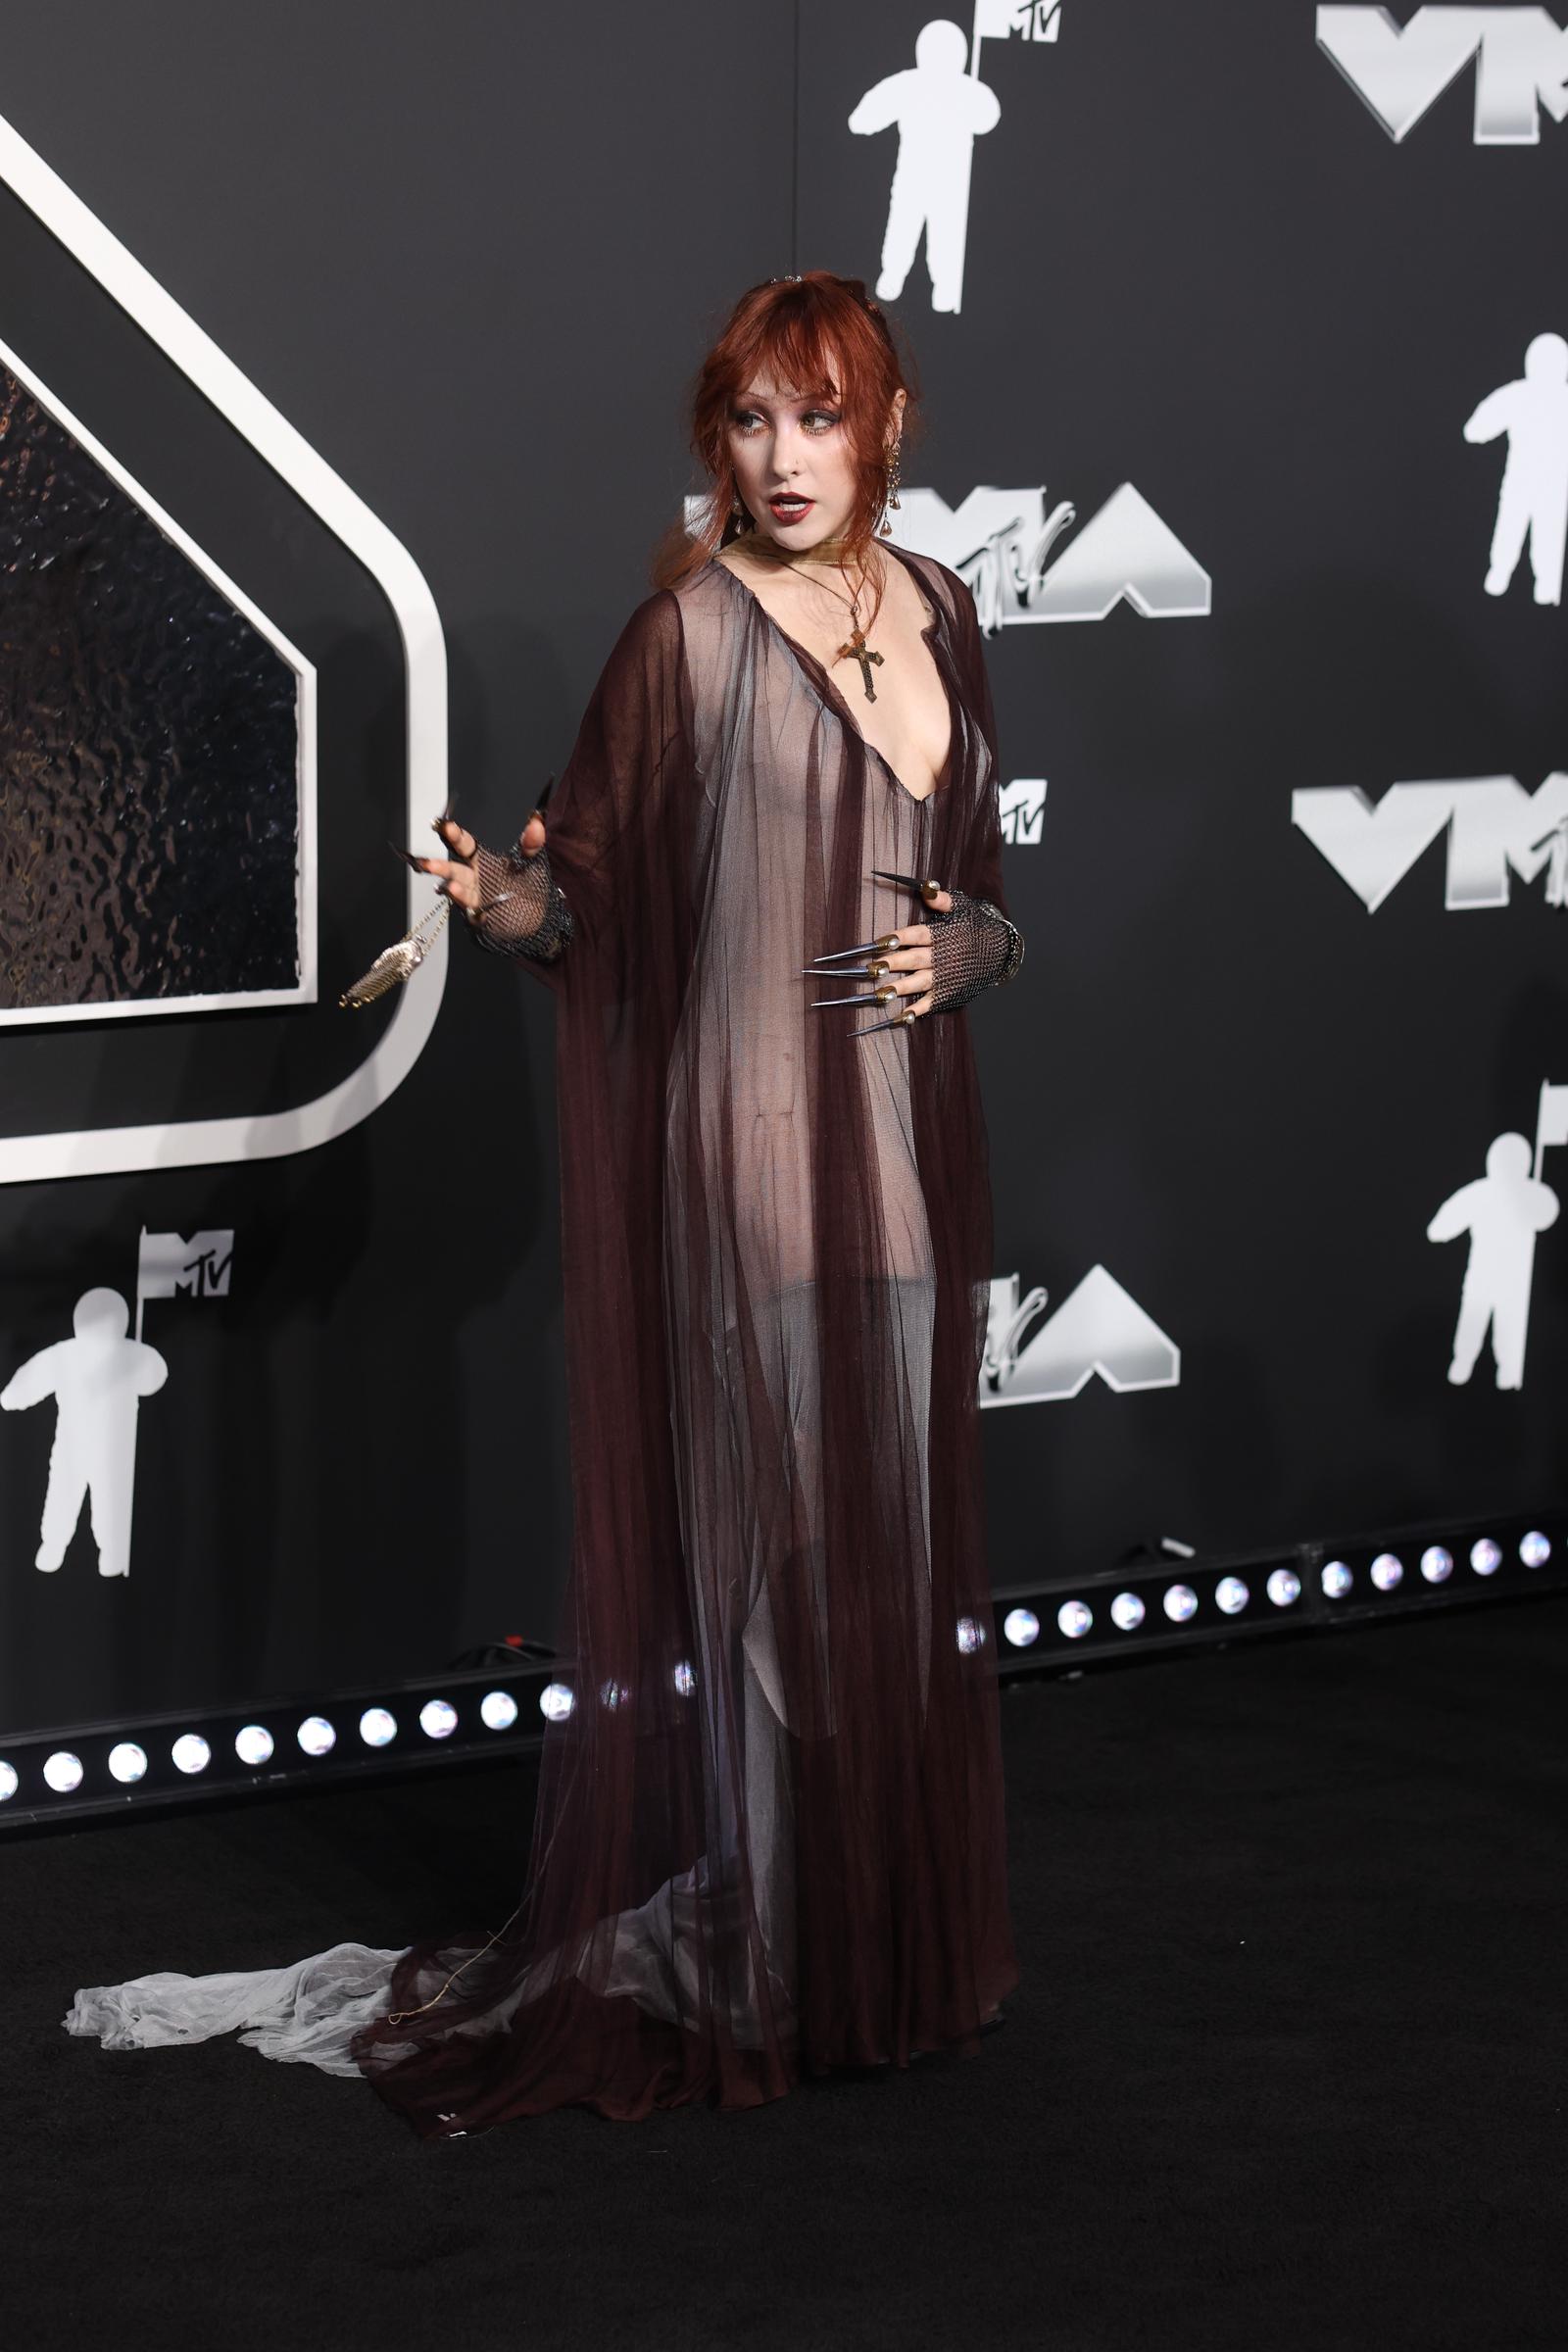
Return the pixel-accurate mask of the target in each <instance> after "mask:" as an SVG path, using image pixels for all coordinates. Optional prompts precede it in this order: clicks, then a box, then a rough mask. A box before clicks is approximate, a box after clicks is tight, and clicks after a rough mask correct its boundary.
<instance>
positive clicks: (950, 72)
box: [850, 17, 1002, 311]
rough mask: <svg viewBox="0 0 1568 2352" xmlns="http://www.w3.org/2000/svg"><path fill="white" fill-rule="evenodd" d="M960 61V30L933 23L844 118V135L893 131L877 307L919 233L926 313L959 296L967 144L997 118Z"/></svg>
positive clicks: (965, 53)
mask: <svg viewBox="0 0 1568 2352" xmlns="http://www.w3.org/2000/svg"><path fill="white" fill-rule="evenodd" d="M968 61H969V41H968V36H967V34H966V33H965V32H964V30H963V27H962V26H961V25H955V24H953V23H952V22H951V21H950V20H949V19H948V18H946V17H937V18H934V19H933V20H932V22H931V23H930V24H929V25H922V26H921V27H920V30H919V32H918V34H917V35H916V37H915V43H914V64H913V65H912V66H907V67H906V68H905V69H904V71H903V72H902V73H890V74H889V75H888V76H887V78H886V80H884V81H879V82H876V83H875V84H874V85H873V86H872V87H871V88H870V89H868V90H867V91H866V93H865V96H864V97H863V98H862V99H861V100H860V102H859V104H858V107H857V108H856V110H855V112H854V114H853V115H851V117H850V128H851V130H853V131H855V132H857V133H858V134H860V135H861V136H869V135H870V134H871V133H873V132H875V131H879V130H886V129H887V128H888V127H889V125H890V124H891V123H897V124H898V126H899V160H898V162H897V164H896V165H895V166H894V170H893V194H892V198H891V200H890V202H889V205H888V224H887V228H886V231H885V232H884V234H883V238H882V274H881V276H880V277H879V278H878V279H877V281H876V291H877V299H878V300H879V301H881V302H897V300H898V298H899V296H900V295H901V294H902V293H903V292H904V281H905V279H906V278H907V276H908V274H909V270H910V269H911V268H912V266H913V263H914V256H915V249H916V247H917V246H918V245H919V242H920V231H921V229H922V228H923V229H924V230H925V266H926V270H927V271H928V272H929V275H930V279H931V308H932V309H933V310H934V311H956V309H957V308H958V304H959V301H960V299H961V297H962V292H963V248H964V240H965V236H966V234H967V231H968V224H969V166H970V160H971V156H972V152H973V148H974V142H975V140H976V138H978V137H979V136H980V135H981V134H982V133H983V132H985V131H988V130H994V129H995V128H996V125H997V123H998V121H999V120H1000V118H1001V114H1002V108H1001V107H1000V105H999V104H998V102H997V97H996V93H995V92H994V91H993V90H989V89H988V88H987V87H986V85H985V83H984V82H983V81H980V80H978V79H977V78H976V77H975V76H974V75H973V74H972V73H967V72H966V71H965V68H966V67H967V65H968Z"/></svg>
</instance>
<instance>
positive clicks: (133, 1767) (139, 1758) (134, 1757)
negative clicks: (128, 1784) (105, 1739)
mask: <svg viewBox="0 0 1568 2352" xmlns="http://www.w3.org/2000/svg"><path fill="white" fill-rule="evenodd" d="M109 1769H110V1772H111V1773H112V1774H113V1775H114V1777H115V1779H116V1780H117V1781H139V1780H140V1779H141V1776H142V1774H143V1773H144V1772H145V1771H146V1769H147V1750H146V1749H145V1748H144V1747H138V1746H137V1745H136V1742H135V1740H119V1741H118V1742H117V1743H116V1745H115V1746H113V1747H112V1748H111V1749H110V1750H109Z"/></svg>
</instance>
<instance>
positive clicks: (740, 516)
mask: <svg viewBox="0 0 1568 2352" xmlns="http://www.w3.org/2000/svg"><path fill="white" fill-rule="evenodd" d="M751 519H752V518H751V516H750V515H748V514H747V512H746V509H745V508H744V507H743V506H742V505H741V494H740V492H739V491H738V490H737V491H736V493H735V499H734V503H733V505H732V506H731V508H730V511H729V527H730V529H731V530H732V531H734V532H736V533H737V534H738V533H739V532H741V531H744V530H745V529H746V528H747V527H748V526H749V524H750V522H751Z"/></svg>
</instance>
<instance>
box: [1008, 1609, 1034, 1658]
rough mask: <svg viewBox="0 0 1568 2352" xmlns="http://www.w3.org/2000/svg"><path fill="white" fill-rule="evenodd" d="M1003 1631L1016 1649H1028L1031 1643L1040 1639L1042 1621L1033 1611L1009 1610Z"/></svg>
mask: <svg viewBox="0 0 1568 2352" xmlns="http://www.w3.org/2000/svg"><path fill="white" fill-rule="evenodd" d="M1002 1630H1003V1632H1004V1633H1005V1635H1006V1637H1007V1640H1008V1641H1009V1642H1011V1643H1012V1646H1013V1648H1014V1649H1027V1648H1028V1646H1029V1644H1030V1642H1038V1641H1039V1639H1040V1620H1039V1618H1038V1617H1037V1616H1036V1615H1035V1613H1034V1611H1033V1609H1009V1610H1008V1611H1007V1614H1006V1615H1005V1617H1004V1619H1003V1620H1002Z"/></svg>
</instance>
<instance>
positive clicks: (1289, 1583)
mask: <svg viewBox="0 0 1568 2352" xmlns="http://www.w3.org/2000/svg"><path fill="white" fill-rule="evenodd" d="M1265 1590H1266V1592H1267V1593H1268V1596H1269V1598H1270V1600H1271V1601H1272V1602H1273V1603H1274V1606H1275V1607H1276V1608H1277V1609H1289V1608H1292V1607H1294V1605H1295V1603H1296V1602H1297V1601H1299V1599H1300V1597H1301V1580H1300V1578H1299V1576H1298V1575H1297V1573H1296V1570H1295V1569H1294V1568H1276V1569H1275V1570H1274V1573H1273V1575H1272V1576H1271V1577H1270V1578H1269V1580H1268V1584H1267V1586H1266V1588H1265Z"/></svg>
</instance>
